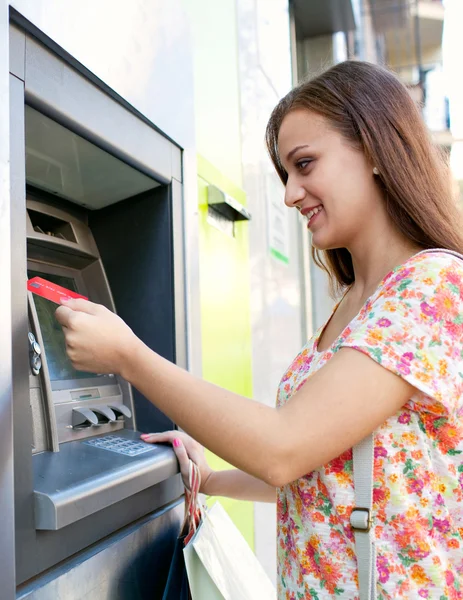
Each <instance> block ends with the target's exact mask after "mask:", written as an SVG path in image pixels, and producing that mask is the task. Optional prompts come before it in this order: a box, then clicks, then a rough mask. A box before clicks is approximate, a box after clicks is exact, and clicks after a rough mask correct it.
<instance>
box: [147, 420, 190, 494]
mask: <svg viewBox="0 0 463 600" xmlns="http://www.w3.org/2000/svg"><path fill="white" fill-rule="evenodd" d="M182 435H183V434H182V433H181V432H180V431H163V432H162V433H144V434H142V435H141V436H140V437H141V439H142V440H143V441H144V442H148V443H149V444H159V443H163V442H169V443H170V444H172V448H173V449H174V452H175V455H176V457H177V459H178V462H179V465H180V473H181V474H182V479H183V482H184V484H185V485H186V486H189V474H190V457H189V456H188V452H187V449H186V448H185V446H184V443H183V441H182V439H181V436H182Z"/></svg>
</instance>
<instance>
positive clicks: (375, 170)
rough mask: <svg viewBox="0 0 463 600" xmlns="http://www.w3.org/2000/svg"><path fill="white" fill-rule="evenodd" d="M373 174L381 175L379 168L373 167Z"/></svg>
mask: <svg viewBox="0 0 463 600" xmlns="http://www.w3.org/2000/svg"><path fill="white" fill-rule="evenodd" d="M373 174H374V175H379V171H378V167H373Z"/></svg>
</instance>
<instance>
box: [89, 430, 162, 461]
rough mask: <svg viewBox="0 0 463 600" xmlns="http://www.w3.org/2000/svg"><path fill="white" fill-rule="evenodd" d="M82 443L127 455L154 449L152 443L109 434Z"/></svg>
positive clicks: (135, 454)
mask: <svg viewBox="0 0 463 600" xmlns="http://www.w3.org/2000/svg"><path fill="white" fill-rule="evenodd" d="M82 443H83V444H88V445H89V446H96V447H97V448H102V449H103V450H109V451H110V452H117V453H118V454H125V456H138V455H139V454H143V453H144V452H149V451H150V450H154V448H153V446H152V445H151V444H145V443H144V442H136V441H134V440H128V439H127V438H123V437H118V436H116V435H107V436H105V437H103V438H96V439H93V440H86V441H85V442H82Z"/></svg>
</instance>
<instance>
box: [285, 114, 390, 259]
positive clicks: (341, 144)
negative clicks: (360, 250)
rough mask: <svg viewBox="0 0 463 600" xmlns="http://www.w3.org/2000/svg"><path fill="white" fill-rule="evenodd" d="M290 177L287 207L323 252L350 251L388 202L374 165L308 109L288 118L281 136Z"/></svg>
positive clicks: (286, 196)
mask: <svg viewBox="0 0 463 600" xmlns="http://www.w3.org/2000/svg"><path fill="white" fill-rule="evenodd" d="M278 151H279V156H280V160H281V164H282V165H283V167H284V169H285V170H286V172H287V174H288V180H287V182H286V191H285V203H286V205H287V206H289V207H296V208H297V209H299V210H300V211H301V213H302V214H303V215H304V216H306V217H307V218H308V223H307V226H308V228H309V229H310V231H311V233H312V244H313V245H314V246H315V247H316V248H318V249H319V250H328V249H334V248H350V247H351V246H352V245H353V244H355V240H356V239H357V238H358V237H359V236H361V234H362V231H364V229H365V228H366V227H368V225H369V223H370V221H371V219H372V218H374V217H375V216H380V215H381V219H383V218H384V210H385V209H384V202H383V201H382V197H381V193H380V191H379V189H378V187H377V185H376V183H375V181H374V175H373V165H371V164H370V163H369V162H368V161H367V159H366V158H365V156H364V154H363V153H362V152H361V151H359V150H357V149H355V148H354V147H353V146H352V145H350V144H349V142H348V141H347V140H346V139H345V138H344V137H343V136H342V135H341V134H340V133H339V132H337V131H336V130H335V129H334V128H333V127H331V126H330V124H329V122H328V121H327V120H326V119H325V118H323V117H322V116H320V115H318V114H316V113H313V112H310V111H308V110H305V109H296V110H293V111H291V112H290V113H288V114H287V115H286V116H285V118H284V119H283V122H282V124H281V127H280V130H279V134H278Z"/></svg>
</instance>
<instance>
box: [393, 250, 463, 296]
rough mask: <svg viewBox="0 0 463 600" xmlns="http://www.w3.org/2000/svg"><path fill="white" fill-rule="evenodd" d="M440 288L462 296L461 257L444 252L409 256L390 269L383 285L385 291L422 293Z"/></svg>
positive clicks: (462, 260)
mask: <svg viewBox="0 0 463 600" xmlns="http://www.w3.org/2000/svg"><path fill="white" fill-rule="evenodd" d="M442 288H448V289H449V290H450V291H452V292H453V293H454V294H456V295H457V296H460V297H463V258H459V257H458V256H455V255H453V254H450V253H448V252H444V251H432V252H420V253H419V254H416V255H415V256H412V257H411V258H410V259H409V260H408V261H407V262H406V263H404V264H403V265H401V266H400V267H398V268H396V269H395V270H394V271H393V273H392V274H391V276H390V277H389V278H388V280H387V281H386V285H385V289H386V290H389V292H391V291H393V292H395V293H396V292H401V291H403V290H405V289H415V290H417V289H419V290H421V291H422V292H423V293H424V294H426V295H427V294H433V292H435V291H438V290H439V289H442Z"/></svg>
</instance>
